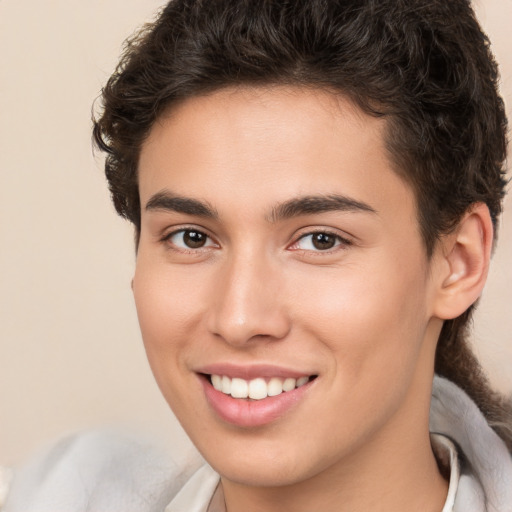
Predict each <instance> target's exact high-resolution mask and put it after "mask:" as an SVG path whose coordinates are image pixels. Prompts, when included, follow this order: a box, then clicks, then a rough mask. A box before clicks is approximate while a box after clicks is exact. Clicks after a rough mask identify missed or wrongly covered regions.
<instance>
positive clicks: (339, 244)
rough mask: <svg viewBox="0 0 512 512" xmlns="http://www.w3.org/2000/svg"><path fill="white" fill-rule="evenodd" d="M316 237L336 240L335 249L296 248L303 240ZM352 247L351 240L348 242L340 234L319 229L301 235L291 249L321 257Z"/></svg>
mask: <svg viewBox="0 0 512 512" xmlns="http://www.w3.org/2000/svg"><path fill="white" fill-rule="evenodd" d="M315 235H324V236H328V237H332V238H334V241H335V245H334V246H333V247H331V248H328V249H325V250H322V249H317V250H314V249H301V248H300V247H294V246H297V245H298V244H299V242H300V241H301V240H305V239H306V238H307V237H313V236H315ZM311 243H313V242H311ZM350 245H352V242H351V241H350V240H348V239H347V238H344V237H342V236H341V235H339V234H338V233H335V232H333V231H329V230H326V229H317V230H313V231H308V232H306V233H303V234H301V235H300V236H299V237H298V238H297V239H296V240H295V242H293V244H292V245H291V246H290V247H289V249H290V250H294V251H302V252H304V253H306V252H307V253H310V254H315V255H319V256H321V255H327V254H332V253H333V252H336V251H338V250H343V249H346V248H347V247H348V246H350Z"/></svg>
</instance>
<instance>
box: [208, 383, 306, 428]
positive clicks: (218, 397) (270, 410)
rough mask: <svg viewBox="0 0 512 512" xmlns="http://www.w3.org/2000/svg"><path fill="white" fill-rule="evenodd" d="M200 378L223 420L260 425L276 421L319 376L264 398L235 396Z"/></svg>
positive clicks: (246, 424) (296, 402)
mask: <svg viewBox="0 0 512 512" xmlns="http://www.w3.org/2000/svg"><path fill="white" fill-rule="evenodd" d="M200 380H201V383H202V385H203V389H204V392H205V395H206V399H207V401H208V403H209V404H210V406H211V407H212V409H213V410H214V411H215V412H216V413H217V415H218V416H220V417H221V418H222V419H223V420H224V421H227V422H228V423H231V424H233V425H236V426H238V427H261V426H263V425H267V424H268V423H271V422H273V421H275V420H277V419H278V418H280V417H281V416H283V415H284V414H286V413H287V412H288V411H290V409H292V408H294V407H295V406H296V405H297V404H298V403H299V402H300V401H301V400H302V399H303V397H304V394H305V393H307V391H308V390H309V388H310V387H311V385H312V384H313V382H315V381H316V379H314V380H310V381H309V382H308V383H307V384H304V385H303V386H301V387H299V388H295V389H293V390H292V391H285V392H283V393H281V394H280V395H276V396H269V397H267V398H263V399H262V400H246V399H243V398H233V397H232V396H230V395H226V394H225V393H222V392H221V391H217V390H216V389H215V388H214V387H213V386H212V385H211V383H210V381H209V379H208V378H206V377H204V376H200Z"/></svg>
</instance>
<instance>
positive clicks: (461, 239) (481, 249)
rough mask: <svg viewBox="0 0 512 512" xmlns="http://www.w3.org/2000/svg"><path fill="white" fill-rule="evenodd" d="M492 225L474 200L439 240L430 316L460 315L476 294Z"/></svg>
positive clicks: (484, 208)
mask: <svg viewBox="0 0 512 512" xmlns="http://www.w3.org/2000/svg"><path fill="white" fill-rule="evenodd" d="M492 240H493V226H492V221H491V216H490V214H489V209H488V208H487V206H486V205H485V204H483V203H476V204H475V205H473V207H472V208H471V209H470V210H469V211H468V212H467V213H466V214H465V215H464V217H463V218H462V220H461V221H460V223H459V225H458V226H457V228H456V230H455V231H454V233H451V234H450V235H448V236H447V237H445V239H444V240H443V241H442V242H441V244H440V245H441V247H439V250H440V251H441V252H442V254H441V255H439V258H440V259H441V260H442V265H438V268H439V269H440V270H439V272H440V273H439V275H438V280H439V281H438V282H439V286H438V289H437V295H436V304H435V311H434V315H435V316H437V317H438V318H441V319H443V320H449V319H452V318H456V317H457V316H459V315H461V314H462V313H463V312H464V311H466V309H468V308H469V307H470V306H471V305H472V304H473V303H474V302H476V300H477V299H478V297H479V296H480V294H481V292H482V290H483V287H484V285H485V281H486V279H487V272H488V269H489V261H490V258H491V249H492Z"/></svg>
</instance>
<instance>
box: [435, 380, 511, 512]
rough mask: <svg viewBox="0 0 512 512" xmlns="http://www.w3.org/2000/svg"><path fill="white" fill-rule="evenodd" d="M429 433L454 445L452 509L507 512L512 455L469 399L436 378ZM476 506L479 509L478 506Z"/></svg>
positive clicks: (452, 386) (445, 381)
mask: <svg viewBox="0 0 512 512" xmlns="http://www.w3.org/2000/svg"><path fill="white" fill-rule="evenodd" d="M430 431H431V433H433V434H440V435H442V436H444V437H446V438H448V439H450V441H451V442H452V443H453V444H454V445H455V447H456V450H457V453H458V458H459V463H460V477H459V482H458V484H457V485H458V490H457V498H456V501H455V504H456V507H455V509H454V510H469V508H467V507H468V506H470V505H471V510H493V511H496V512H502V511H503V512H509V511H510V510H511V508H510V507H511V506H512V456H511V454H510V453H509V451H508V449H507V447H506V445H505V443H504V442H503V440H502V439H501V438H500V437H499V436H498V435H497V434H496V432H494V430H493V429H492V428H491V427H490V426H489V424H488V423H487V420H486V419H485V417H484V415H483V414H482V413H481V411H480V410H479V409H478V407H477V406H476V404H475V403H474V402H473V401H472V400H471V398H470V397H469V396H468V395H467V394H466V393H465V392H464V391H463V390H462V389H460V388H459V387H458V386H456V385H455V384H454V383H453V382H450V381H449V380H447V379H444V378H440V377H436V378H435V379H434V386H433V390H432V403H431V409H430ZM477 504H478V506H477Z"/></svg>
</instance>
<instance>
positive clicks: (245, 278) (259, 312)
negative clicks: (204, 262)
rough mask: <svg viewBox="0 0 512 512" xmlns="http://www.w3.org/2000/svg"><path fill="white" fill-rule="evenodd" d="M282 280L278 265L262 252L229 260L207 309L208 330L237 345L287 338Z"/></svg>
mask: <svg viewBox="0 0 512 512" xmlns="http://www.w3.org/2000/svg"><path fill="white" fill-rule="evenodd" d="M281 281H282V279H281V278H280V273H279V271H278V269H276V268H272V265H271V264H269V262H266V261H265V259H264V258H263V257H261V256H253V255H247V254H246V255H245V256H242V255H240V256H239V257H237V258H234V259H232V261H229V262H228V261H226V262H225V263H224V267H223V268H222V271H221V272H219V274H218V275H217V283H218V286H217V292H216V293H215V296H214V297H212V304H211V307H210V308H209V311H208V317H207V325H208V329H209V331H210V332H211V333H213V334H214V335H216V336H220V337H221V338H222V339H223V340H224V341H225V342H226V343H228V344H230V345H232V346H236V347H241V346H246V345H247V344H248V343H249V342H254V341H256V340H257V339H259V340H266V341H270V340H279V339H282V338H284V337H285V336H286V335H287V334H288V332H289V331H290V321H289V318H288V315H287V312H286V308H285V304H284V302H283V300H282V298H283V287H282V282H281Z"/></svg>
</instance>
